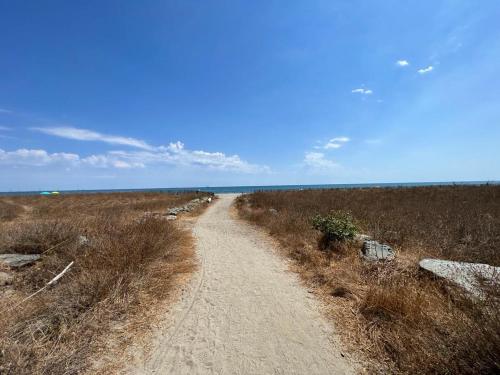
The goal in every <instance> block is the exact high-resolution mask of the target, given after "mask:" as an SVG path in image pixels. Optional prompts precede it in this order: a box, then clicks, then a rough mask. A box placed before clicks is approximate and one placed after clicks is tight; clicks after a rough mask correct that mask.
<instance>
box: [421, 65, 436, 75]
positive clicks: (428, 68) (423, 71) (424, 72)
mask: <svg viewBox="0 0 500 375" xmlns="http://www.w3.org/2000/svg"><path fill="white" fill-rule="evenodd" d="M433 70H434V67H433V66H432V65H429V66H428V67H427V68H421V69H419V70H417V72H418V73H419V74H426V73H429V72H432V71H433Z"/></svg>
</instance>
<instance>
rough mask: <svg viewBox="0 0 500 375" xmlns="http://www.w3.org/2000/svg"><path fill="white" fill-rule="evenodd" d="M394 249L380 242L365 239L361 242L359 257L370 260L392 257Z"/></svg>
mask: <svg viewBox="0 0 500 375" xmlns="http://www.w3.org/2000/svg"><path fill="white" fill-rule="evenodd" d="M394 256H395V253H394V250H392V248H391V247H390V246H389V245H384V244H380V243H378V242H377V241H371V240H366V241H365V242H363V248H362V249H361V257H362V258H363V259H364V260H368V261H371V262H375V261H379V260H391V259H394Z"/></svg>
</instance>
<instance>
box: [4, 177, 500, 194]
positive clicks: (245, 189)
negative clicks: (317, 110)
mask: <svg viewBox="0 0 500 375" xmlns="http://www.w3.org/2000/svg"><path fill="white" fill-rule="evenodd" d="M488 184H490V185H499V184H500V181H496V180H494V181H440V182H384V183H362V184H311V185H241V186H192V187H169V188H143V189H74V190H58V189H46V190H30V191H3V192H0V195H37V194H40V193H41V192H44V191H48V192H52V191H57V192H59V193H61V194H98V193H126V192H127V193H128V192H169V193H180V192H188V191H200V192H210V193H214V194H230V193H252V192H255V191H277V190H310V189H361V188H395V187H419V186H453V185H488Z"/></svg>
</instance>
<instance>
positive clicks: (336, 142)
mask: <svg viewBox="0 0 500 375" xmlns="http://www.w3.org/2000/svg"><path fill="white" fill-rule="evenodd" d="M349 141H350V139H349V138H348V137H336V138H332V139H330V140H329V141H328V142H327V143H326V144H325V145H324V146H323V148H324V149H326V150H328V149H331V148H340V147H342V146H343V145H344V144H345V143H347V142H349Z"/></svg>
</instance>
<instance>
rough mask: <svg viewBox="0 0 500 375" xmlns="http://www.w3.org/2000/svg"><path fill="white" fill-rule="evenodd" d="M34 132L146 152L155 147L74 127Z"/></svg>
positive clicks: (134, 140)
mask: <svg viewBox="0 0 500 375" xmlns="http://www.w3.org/2000/svg"><path fill="white" fill-rule="evenodd" d="M32 130H35V131H39V132H41V133H45V134H49V135H54V136H56V137H61V138H67V139H75V140H78V141H98V142H105V143H109V144H112V145H123V146H131V147H136V148H141V149H144V150H152V149H154V147H153V146H150V145H149V144H147V143H146V142H144V141H143V140H140V139H136V138H130V137H121V136H117V135H106V134H101V133H98V132H95V131H92V130H87V129H79V128H73V127H67V126H63V127H51V128H32Z"/></svg>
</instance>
